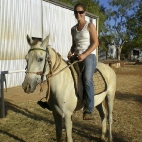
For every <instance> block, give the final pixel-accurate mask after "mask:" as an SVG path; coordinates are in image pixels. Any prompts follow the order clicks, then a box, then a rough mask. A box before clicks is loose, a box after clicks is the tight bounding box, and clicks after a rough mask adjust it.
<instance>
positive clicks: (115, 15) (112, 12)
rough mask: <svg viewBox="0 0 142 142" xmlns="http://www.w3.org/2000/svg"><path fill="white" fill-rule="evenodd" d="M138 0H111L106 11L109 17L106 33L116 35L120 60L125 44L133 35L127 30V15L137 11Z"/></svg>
mask: <svg viewBox="0 0 142 142" xmlns="http://www.w3.org/2000/svg"><path fill="white" fill-rule="evenodd" d="M137 1H138V0H127V1H123V0H109V5H110V8H109V9H108V10H107V11H106V13H107V17H108V19H107V21H106V22H105V27H106V31H105V34H106V35H113V36H114V37H115V39H114V40H115V41H116V44H117V46H118V60H120V55H121V50H122V48H123V46H124V44H125V43H127V42H128V41H129V40H130V37H131V36H130V35H129V33H128V32H127V17H128V16H129V15H131V14H132V13H133V12H134V11H135V9H136V6H137ZM102 33H104V31H102Z"/></svg>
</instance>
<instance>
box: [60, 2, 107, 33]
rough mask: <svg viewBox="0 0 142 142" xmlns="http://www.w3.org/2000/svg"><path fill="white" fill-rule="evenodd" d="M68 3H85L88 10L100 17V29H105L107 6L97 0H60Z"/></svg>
mask: <svg viewBox="0 0 142 142" xmlns="http://www.w3.org/2000/svg"><path fill="white" fill-rule="evenodd" d="M59 1H61V2H64V3H66V4H69V5H72V6H74V5H75V4H76V3H79V2H81V3H83V4H84V5H85V7H86V11H87V12H89V13H91V14H94V15H96V16H98V17H99V31H102V30H103V29H104V22H105V20H106V18H107V17H106V14H105V8H104V7H102V6H100V5H99V1H97V0H59Z"/></svg>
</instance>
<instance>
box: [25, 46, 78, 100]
mask: <svg viewBox="0 0 142 142" xmlns="http://www.w3.org/2000/svg"><path fill="white" fill-rule="evenodd" d="M48 47H49V46H47V47H46V50H45V49H42V48H31V49H30V50H29V51H28V53H29V52H31V51H33V50H42V51H45V52H46V56H45V63H44V67H43V71H39V72H28V71H26V72H25V73H26V74H27V73H32V74H37V75H41V83H40V93H41V92H43V89H44V81H43V78H44V76H45V72H46V66H47V62H48V65H49V73H48V74H47V75H46V80H47V85H48V91H47V94H46V101H47V102H48V100H49V97H50V81H49V78H50V77H52V76H55V75H57V74H59V73H60V72H62V71H63V70H64V69H66V68H69V67H70V66H72V65H73V64H75V63H77V62H79V61H74V62H73V63H71V64H70V65H67V66H66V67H64V68H63V69H61V70H60V71H58V72H57V73H55V71H56V70H57V69H58V68H59V66H60V64H61V60H62V58H61V55H60V54H59V53H57V52H56V51H55V50H54V49H53V48H52V50H53V51H54V52H55V54H56V61H55V64H54V65H53V67H52V61H51V58H50V54H49V50H48ZM27 66H28V63H27ZM27 66H26V68H25V69H27Z"/></svg>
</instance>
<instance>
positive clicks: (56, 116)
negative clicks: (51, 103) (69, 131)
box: [53, 112, 62, 142]
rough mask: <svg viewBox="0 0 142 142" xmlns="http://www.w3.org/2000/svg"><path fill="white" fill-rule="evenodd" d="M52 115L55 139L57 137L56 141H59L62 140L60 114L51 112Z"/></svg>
mask: <svg viewBox="0 0 142 142" xmlns="http://www.w3.org/2000/svg"><path fill="white" fill-rule="evenodd" d="M53 117H54V121H55V126H56V139H57V142H61V141H62V117H61V115H59V114H57V113H54V112H53Z"/></svg>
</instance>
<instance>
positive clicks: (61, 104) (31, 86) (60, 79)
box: [22, 35, 116, 142]
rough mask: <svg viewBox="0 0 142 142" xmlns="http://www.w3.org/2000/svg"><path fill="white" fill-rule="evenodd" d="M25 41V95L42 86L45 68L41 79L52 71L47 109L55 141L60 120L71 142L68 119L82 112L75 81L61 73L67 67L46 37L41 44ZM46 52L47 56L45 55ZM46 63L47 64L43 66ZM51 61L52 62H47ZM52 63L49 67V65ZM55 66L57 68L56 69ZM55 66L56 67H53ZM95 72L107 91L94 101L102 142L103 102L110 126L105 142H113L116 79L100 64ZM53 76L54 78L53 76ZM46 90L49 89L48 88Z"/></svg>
mask: <svg viewBox="0 0 142 142" xmlns="http://www.w3.org/2000/svg"><path fill="white" fill-rule="evenodd" d="M27 41H28V43H29V45H30V46H31V48H30V50H29V52H28V54H27V55H26V60H27V63H28V64H27V73H26V76H25V80H24V82H23V84H22V87H23V89H24V91H25V92H26V93H32V92H34V90H35V89H36V86H37V84H39V83H40V82H41V76H42V75H43V68H45V67H46V71H45V73H44V75H47V74H51V73H52V71H53V68H54V73H58V72H59V73H58V74H57V75H54V76H52V77H51V78H50V79H49V80H50V97H49V100H48V105H49V106H50V108H51V110H52V113H53V117H54V121H55V125H56V138H57V142H61V137H62V118H64V120H65V127H66V140H67V142H72V141H73V139H72V120H71V116H72V114H73V112H74V111H75V110H79V109H81V108H83V103H82V104H81V106H79V108H76V106H77V102H78V97H77V96H76V92H75V88H74V80H73V78H72V74H71V71H70V69H69V68H66V69H65V70H63V71H62V72H60V70H62V69H63V68H65V67H66V66H67V64H66V62H65V61H64V60H62V59H61V60H59V59H60V58H59V54H57V53H56V52H55V51H54V50H53V49H52V48H50V47H49V46H48V48H47V45H48V42H49V36H47V37H46V38H45V39H44V40H43V42H40V41H38V42H37V41H33V40H32V39H31V38H30V37H29V36H28V35H27ZM46 50H47V52H46ZM45 60H47V63H46V62H45ZM50 60H51V61H50ZM51 63H52V64H51ZM55 64H56V65H55ZM55 66H56V67H55ZM97 68H98V69H99V70H100V72H101V73H102V75H103V77H104V78H105V80H106V83H107V90H106V91H105V92H103V93H101V94H99V95H96V96H95V97H94V99H95V106H96V108H97V110H98V111H99V114H100V117H101V120H102V134H101V140H103V141H104V140H105V134H106V120H107V115H106V111H105V107H104V105H103V103H102V102H103V101H104V100H106V104H107V108H108V123H109V136H108V141H109V142H111V141H112V129H111V125H112V111H113V101H114V97H115V91H116V75H115V72H114V71H113V69H111V68H110V67H109V66H108V65H105V64H103V63H98V64H97ZM54 73H53V74H54ZM48 89H49V88H48Z"/></svg>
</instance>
